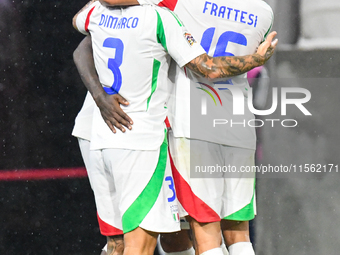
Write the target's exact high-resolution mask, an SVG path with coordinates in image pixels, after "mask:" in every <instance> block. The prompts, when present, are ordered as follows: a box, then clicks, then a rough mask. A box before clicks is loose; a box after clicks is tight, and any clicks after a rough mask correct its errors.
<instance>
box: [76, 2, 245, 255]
mask: <svg viewBox="0 0 340 255" xmlns="http://www.w3.org/2000/svg"><path fill="white" fill-rule="evenodd" d="M90 7H92V6H90ZM96 7H98V9H97V10H100V8H102V6H100V5H98V4H94V7H93V8H92V9H91V8H88V9H87V13H86V11H85V13H86V15H83V16H81V15H82V14H83V13H84V12H81V13H80V14H79V15H80V16H79V17H80V18H77V19H76V20H77V27H78V28H79V27H83V28H84V29H83V32H85V30H86V28H87V29H89V30H90V31H91V28H92V27H91V25H96V23H95V22H94V24H92V23H91V19H92V20H93V19H95V18H92V17H96V18H97V23H98V24H97V26H98V25H99V26H100V25H102V27H104V28H107V29H106V30H108V29H109V28H110V29H111V28H112V27H114V28H113V29H112V30H113V31H117V30H122V29H127V28H129V29H130V28H135V27H137V23H138V18H137V17H132V16H131V17H125V18H121V19H120V21H118V20H119V19H118V18H116V17H114V16H111V15H109V14H103V13H101V11H102V12H104V13H105V11H106V12H107V11H108V10H107V9H106V10H103V9H102V10H100V11H97V13H96V9H95V8H96ZM124 10H125V9H124ZM111 11H113V12H114V11H115V10H111ZM116 11H118V12H119V11H122V12H123V10H121V9H117V10H116ZM92 12H93V13H92ZM162 12H163V11H158V12H157V13H162ZM96 14H97V16H96ZM105 15H106V16H105ZM136 16H137V15H136ZM172 18H173V17H172ZM159 19H160V16H158V21H159ZM78 20H80V21H78ZM92 22H93V21H92ZM117 22H118V23H117ZM129 22H130V23H129ZM177 22H178V24H180V22H179V21H177ZM78 23H80V26H79V24H78ZM117 24H118V25H117ZM116 26H117V27H116ZM134 26H135V27H134ZM158 28H159V26H158ZM115 29H117V30H115ZM106 30H105V29H103V31H105V32H106V33H107V31H106ZM94 31H96V29H94ZM94 31H91V32H92V33H94ZM99 31H100V29H99ZM103 31H102V32H103ZM157 31H158V30H157ZM96 32H98V31H96ZM110 32H111V31H110ZM181 32H183V31H181ZM184 32H186V31H184ZM121 33H122V32H120V33H118V34H119V35H121ZM118 34H114V36H118ZM143 34H144V36H146V38H147V36H148V34H147V35H145V32H144V33H143ZM179 34H181V36H182V37H181V36H179V37H178V38H177V40H176V42H177V45H176V54H178V53H177V52H180V51H179V49H180V48H178V46H179V44H178V42H179V41H180V40H183V38H184V40H186V43H187V44H188V45H190V47H193V45H195V40H194V39H193V38H192V36H191V35H190V34H188V33H184V36H183V34H182V33H179ZM95 35H96V36H97V38H96V39H93V45H95V46H94V47H98V45H100V46H101V44H98V38H100V37H101V36H103V35H104V33H102V34H101V35H100V33H99V35H98V33H96V34H95ZM137 35H138V36H140V37H142V36H141V34H137ZM175 35H176V34H175ZM175 35H172V36H173V39H175V38H176V37H175ZM130 36H131V35H130ZM100 39H102V38H100ZM100 39H99V40H100ZM139 39H140V38H139ZM142 39H144V38H143V37H142ZM162 39H164V31H163V30H162V35H159V37H158V40H159V41H160V42H162ZM146 41H147V40H146ZM131 43H136V41H133V42H131ZM149 43H150V42H149ZM162 43H163V46H164V45H165V43H164V41H163V42H162ZM102 45H103V47H104V48H109V49H112V48H114V49H115V52H116V53H115V57H114V58H112V59H109V61H108V67H109V68H108V69H109V70H110V71H111V72H112V73H111V76H112V74H113V76H114V77H115V78H117V79H116V80H115V81H114V82H113V85H112V86H111V87H104V89H105V90H106V92H108V93H111V94H113V93H117V92H120V93H122V94H123V95H124V93H126V95H128V97H129V100H130V101H131V102H133V103H135V102H137V104H135V105H134V107H132V104H131V105H130V106H129V107H131V108H130V109H128V108H127V109H126V110H127V112H128V113H129V114H130V116H133V118H134V121H135V123H138V125H139V124H140V123H143V121H145V120H146V123H148V124H150V123H153V124H151V125H153V126H154V128H156V129H158V130H160V129H161V128H162V127H161V125H159V123H160V122H159V121H156V120H155V119H156V118H155V117H154V115H161V116H162V117H161V118H160V119H162V118H163V120H164V116H165V115H164V113H165V112H166V111H164V110H161V107H160V105H161V104H162V102H163V104H164V102H165V100H164V95H163V94H166V92H165V90H166V89H165V90H163V91H162V90H161V89H159V88H158V87H157V89H159V90H158V91H156V87H155V85H153V86H152V89H151V95H152V96H154V97H153V98H156V99H155V101H154V102H155V106H153V105H152V103H153V102H152V100H151V95H150V93H149V97H148V98H147V99H146V97H145V96H144V99H145V100H144V108H145V107H146V109H150V112H152V114H151V115H150V114H149V115H148V113H146V114H140V113H138V114H135V113H136V111H140V110H141V109H143V103H141V102H143V101H140V98H139V97H138V95H140V93H139V92H143V84H142V87H139V88H140V91H139V89H138V88H137V92H136V91H133V89H132V88H131V87H128V86H127V87H126V90H124V89H123V88H125V87H124V86H122V83H121V77H122V76H123V74H124V66H123V64H124V63H123V61H122V55H123V52H122V51H123V49H124V43H122V42H121V40H120V39H118V40H117V38H116V37H109V38H107V39H105V40H104V43H103V44H102ZM167 46H168V47H167V49H168V50H169V52H170V53H172V56H173V57H175V59H177V62H178V63H179V64H180V65H183V64H185V63H186V62H188V60H190V59H192V58H193V57H194V56H195V54H196V55H197V53H202V51H201V52H200V51H199V50H198V48H197V51H196V52H195V54H191V55H190V51H188V49H186V47H183V48H184V49H185V50H186V51H187V52H186V54H187V55H188V56H189V57H188V56H187V58H184V57H183V56H179V57H178V55H177V56H176V54H175V53H174V52H172V51H171V47H170V46H171V43H170V44H169V42H168V43H167ZM144 47H146V46H145V45H144ZM190 47H189V49H191V48H190ZM127 48H129V47H127ZM130 49H131V47H130ZM132 49H133V48H132ZM97 51H99V53H98V52H96V49H94V56H95V60H96V57H97V58H98V59H99V60H98V59H97V63H96V64H97V65H99V64H98V63H101V62H103V59H105V60H106V59H107V57H105V56H104V55H101V56H100V53H103V52H104V51H103V50H102V49H100V47H99V49H98V50H97ZM101 51H102V52H101ZM191 51H192V50H191ZM132 52H133V51H132ZM138 52H139V51H138V49H136V50H135V52H133V53H136V54H138ZM96 53H97V54H96ZM104 54H107V53H104ZM117 54H118V55H117ZM153 54H154V53H153ZM176 57H177V58H176ZM205 58H206V56H205ZM248 58H249V57H248ZM250 58H251V57H250ZM135 59H138V58H135ZM142 59H143V58H141V59H140V60H141V62H139V63H138V64H141V63H142ZM222 59H223V58H222ZM224 59H226V58H224ZM202 62H203V61H202V59H199V58H196V59H195V62H194V61H192V62H191V63H190V67H191V68H193V69H194V68H197V67H198V69H197V70H198V71H199V72H200V71H201V70H202V66H197V64H194V63H202ZM164 63H165V62H164ZM247 64H248V63H247ZM155 65H156V67H155ZM153 66H154V68H153V69H152V70H153V72H152V73H153V74H155V72H156V71H157V72H156V73H158V71H159V70H162V68H161V67H162V65H161V62H159V61H155V60H154V62H153ZM187 66H189V65H187ZM203 69H204V68H203ZM197 70H196V71H197ZM248 70H249V69H248ZM97 71H98V73H99V77H102V83H103V84H110V82H108V81H109V80H110V78H107V77H105V75H106V74H107V72H106V74H105V71H101V69H100V68H99V69H98V68H97ZM106 71H107V70H106ZM120 72H122V75H121V73H120ZM237 72H239V71H238V70H237ZM223 73H224V76H226V72H225V70H223ZM136 74H137V75H138V74H139V75H140V76H141V77H142V80H143V79H145V80H147V78H143V74H144V73H138V72H136ZM204 74H205V75H206V73H204ZM217 76H222V75H219V74H218V75H217ZM209 77H216V76H209ZM133 78H134V77H132V78H131V79H130V80H129V79H127V81H128V82H129V83H127V84H131V83H133V82H134V79H133ZM158 78H159V77H158V76H157V75H156V78H155V77H154V78H152V79H149V80H151V81H153V82H154V81H155V79H156V80H157V79H158ZM123 84H124V83H123ZM120 86H122V90H120ZM136 87H138V86H135V87H133V88H134V89H135V88H136ZM155 91H156V92H155ZM144 92H145V90H144ZM157 92H158V94H157ZM147 93H148V92H147ZM156 95H158V96H159V97H160V99H158V100H157V96H156ZM162 96H163V98H162ZM145 103H146V105H145ZM157 104H158V107H157ZM149 107H150V108H149ZM162 109H163V108H162ZM94 120H95V121H94V130H95V131H94V132H92V136H91V143H92V146H93V148H94V149H97V150H100V149H105V150H103V154H107V155H110V152H111V151H114V153H113V155H112V156H111V157H109V156H106V158H110V160H109V161H108V162H106V164H112V165H113V166H112V165H111V168H112V169H115V168H116V167H115V164H116V162H115V161H114V160H112V159H111V158H113V156H116V154H119V152H120V151H121V150H120V151H119V149H121V148H123V149H133V150H136V149H137V150H145V149H146V150H148V149H149V150H153V149H154V148H155V146H157V144H158V143H160V139H159V138H160V137H162V135H159V134H160V132H158V133H157V132H149V131H148V130H147V129H146V128H145V126H144V127H143V125H141V126H138V125H135V126H134V132H131V134H132V135H130V136H128V135H125V136H122V135H120V136H119V134H117V135H116V136H113V134H112V133H111V132H110V130H109V128H108V127H107V126H106V125H105V123H104V121H103V120H102V119H101V117H100V113H99V111H97V112H95V114H94ZM136 120H137V122H136ZM148 121H149V122H148ZM98 123H99V124H98ZM141 134H143V136H141ZM163 136H164V135H163ZM107 138H109V139H107ZM138 138H139V139H143V141H142V143H138V142H136V139H138ZM155 138H156V139H155ZM155 140H156V141H155ZM157 140H158V141H157ZM155 144H156V145H155ZM141 145H143V146H141ZM106 148H114V149H115V150H111V149H106ZM117 149H118V151H117ZM144 154H145V153H144ZM116 157H118V156H116ZM143 157H146V156H143ZM153 157H154V156H151V158H153ZM118 158H119V157H118ZM139 158H141V157H140V156H136V160H138V159H139ZM104 161H105V155H104ZM147 161H148V160H147ZM123 162H125V163H126V162H127V161H123ZM143 164H145V163H143ZM133 167H134V166H133V164H132V165H131V168H133ZM128 168H129V167H128ZM112 169H111V170H112ZM116 174H117V173H116ZM134 174H135V172H134ZM142 175H145V173H143V174H142ZM167 177H169V179H168V181H170V186H171V185H172V181H171V180H172V179H171V176H170V175H169V176H167ZM90 178H91V177H90ZM116 178H118V177H116ZM129 183H130V180H129ZM116 184H117V183H116ZM91 185H92V182H91ZM126 185H127V184H126ZM133 185H134V187H136V185H137V184H136V183H134V184H132V185H131V186H133ZM137 186H138V185H137ZM170 186H169V187H170ZM121 190H122V189H121ZM140 190H143V188H141V189H140ZM172 190H173V189H172ZM129 191H130V192H131V189H129ZM116 193H117V194H118V193H119V192H116ZM132 193H133V192H132ZM137 193H138V191H137ZM137 193H136V194H137ZM122 197H123V196H122ZM132 197H133V195H132ZM119 200H120V201H124V203H125V204H124V203H122V202H121V204H124V205H123V206H125V207H126V208H128V206H127V205H126V204H128V203H129V202H126V201H125V200H128V199H127V197H126V196H125V197H124V199H122V198H121V199H119ZM130 200H131V199H130ZM132 201H133V200H132ZM157 201H158V200H157ZM97 206H98V204H97ZM152 210H153V209H152ZM152 210H151V211H152ZM127 211H129V210H127ZM124 213H125V211H124V210H123V212H121V215H123V226H124V215H125V214H124ZM117 215H119V213H117ZM121 215H120V217H122V216H121ZM125 218H128V217H125ZM130 219H131V217H130ZM118 221H119V220H117V223H115V224H116V225H117V226H119V223H118ZM144 221H145V219H144V220H143V222H144ZM143 222H142V223H143ZM146 222H147V220H146ZM129 224H130V225H131V224H132V223H129V222H127V223H126V224H125V225H126V226H127V230H124V231H125V232H129V231H130V230H132V231H131V232H129V234H128V235H127V236H128V237H130V238H125V241H126V242H127V243H128V244H131V240H132V238H131V236H135V233H136V231H135V230H134V229H135V228H134V227H135V226H137V233H139V235H142V234H145V233H144V232H143V231H142V232H141V229H140V228H138V224H137V225H136V223H133V224H132V226H130V225H129ZM153 224H154V223H153ZM147 225H148V224H147V223H145V226H147ZM156 225H157V224H156ZM139 226H141V225H139ZM143 226H144V225H143ZM150 228H151V230H153V228H152V227H150ZM156 228H157V227H156ZM169 228H170V226H169ZM146 229H147V228H146ZM154 232H160V231H154ZM130 233H131V234H130ZM132 233H133V234H132ZM151 246H152V245H151ZM127 247H129V248H128V250H129V251H127V253H128V252H131V249H130V246H129V245H128V246H127Z"/></svg>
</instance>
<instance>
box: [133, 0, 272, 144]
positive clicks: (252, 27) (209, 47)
mask: <svg viewBox="0 0 340 255" xmlns="http://www.w3.org/2000/svg"><path fill="white" fill-rule="evenodd" d="M138 1H139V3H140V4H159V5H160V6H166V7H168V8H170V9H171V10H174V12H175V13H176V14H177V15H178V17H179V18H180V19H181V20H182V21H183V23H184V24H185V26H186V27H187V28H188V29H189V30H190V31H191V32H192V33H193V36H194V37H195V38H196V39H197V40H199V43H200V44H201V46H202V47H203V48H204V49H205V51H206V52H207V53H208V54H209V55H210V56H213V57H218V56H243V55H248V54H253V53H255V52H256V49H257V47H258V46H259V44H260V43H261V42H262V41H263V40H264V39H265V37H266V35H267V34H268V33H269V31H270V29H271V26H272V23H273V12H272V9H271V8H270V6H269V5H268V4H267V3H265V2H264V1H262V0H212V1H205V0H164V1H158V0H138ZM173 74H175V76H174V77H170V78H171V80H172V81H174V82H175V84H176V87H175V89H174V90H173V91H172V97H171V99H170V101H169V103H168V107H169V111H170V113H169V120H170V123H171V126H172V128H173V131H174V134H175V136H176V137H187V138H194V139H199V140H206V141H210V142H214V143H220V144H225V145H229V146H236V147H243V148H249V149H255V145H256V136H255V128H254V127H253V126H254V122H253V121H251V122H249V121H250V120H252V119H254V115H253V114H252V113H251V112H250V111H249V109H248V107H247V104H246V100H247V95H248V90H249V84H248V81H247V79H246V78H247V75H246V74H244V75H240V76H237V77H233V78H232V79H226V80H224V81H219V82H216V83H212V82H210V81H208V80H206V79H202V78H197V77H195V76H193V75H191V73H190V71H189V70H183V69H182V70H180V68H178V67H177V71H176V72H173ZM187 77H190V78H191V80H189V79H188V78H187ZM190 84H191V85H190ZM192 85H194V86H192ZM231 86H232V87H238V89H239V91H241V92H242V93H243V95H244V97H245V107H244V108H245V110H244V114H242V115H235V114H233V113H234V112H233V104H232V102H233V100H232V96H231V92H230V90H229V87H231ZM187 109H190V110H187ZM202 112H206V115H204V113H202ZM217 119H219V120H220V122H219V123H220V124H217V125H215V127H214V126H213V124H214V120H217ZM188 120H190V121H188ZM221 123H223V124H221ZM215 124H216V121H215Z"/></svg>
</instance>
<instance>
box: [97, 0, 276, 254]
mask: <svg viewBox="0 0 340 255" xmlns="http://www.w3.org/2000/svg"><path fill="white" fill-rule="evenodd" d="M101 1H102V2H105V3H108V4H121V1H119V0H101ZM139 3H140V4H145V3H151V4H160V5H162V6H167V7H169V8H170V9H172V10H174V11H175V12H176V13H177V14H178V15H179V17H180V18H181V19H182V20H183V21H184V23H185V24H186V26H187V27H188V28H189V29H190V30H191V31H192V32H193V34H194V36H195V37H196V38H200V42H201V45H202V46H203V47H204V48H205V50H206V51H207V53H209V54H211V55H212V56H221V55H243V54H249V53H251V52H254V51H255V49H256V47H257V46H258V45H259V43H260V42H261V41H262V40H264V38H265V37H266V35H267V34H268V32H269V30H270V28H271V26H272V22H273V13H272V10H271V8H270V7H269V6H268V5H267V4H266V3H265V2H264V1H261V0H242V1H240V0H228V1H226V0H214V1H204V0H201V1H200V0H191V1H190V0H164V1H157V0H156V1H154V0H139ZM182 76H184V74H183V72H178V73H177V76H176V78H177V80H176V82H177V86H176V89H175V91H174V92H173V93H174V94H175V95H176V97H175V103H173V104H172V106H171V103H169V108H170V113H172V115H170V118H169V119H170V123H171V125H172V129H173V136H174V137H173V138H172V139H170V140H169V142H170V151H171V153H172V154H173V160H174V162H173V165H174V166H175V167H176V168H177V169H178V171H179V173H178V175H177V174H176V172H177V169H175V172H174V177H175V184H176V188H177V190H178V197H179V200H180V202H181V203H182V205H183V206H184V208H185V209H186V210H187V211H188V213H189V215H190V216H191V217H193V221H192V227H193V228H194V232H195V235H196V239H197V243H198V250H199V253H203V252H204V254H219V253H220V251H217V250H216V249H212V248H214V247H215V248H217V247H218V244H217V243H214V240H215V241H216V240H218V236H219V234H217V235H215V237H216V238H213V236H214V233H216V231H215V230H216V228H217V227H218V224H216V223H217V222H218V221H219V220H220V219H221V220H222V221H221V226H222V231H223V234H224V237H225V240H226V242H227V245H228V246H229V250H230V253H231V255H234V254H254V251H253V248H252V246H251V243H250V242H249V227H248V221H249V220H250V219H252V218H254V215H255V203H254V198H255V194H254V183H255V182H254V180H253V179H254V178H244V177H243V178H242V176H239V178H238V179H236V180H235V179H231V178H227V179H225V180H224V181H223V180H215V179H204V178H200V179H194V178H190V176H189V173H188V172H189V169H190V163H186V164H185V163H184V164H183V162H185V161H184V160H183V157H184V156H183V155H190V154H189V153H188V151H190V152H191V158H190V159H191V160H193V159H196V161H197V162H191V163H192V164H195V163H196V164H197V165H200V164H201V163H200V162H202V165H203V164H209V163H212V164H218V165H222V166H223V165H224V162H226V164H229V165H232V166H238V167H240V166H249V165H253V164H254V151H255V143H256V142H255V141H256V138H255V129H254V127H251V126H249V125H245V126H244V127H237V128H235V127H232V126H226V125H223V126H220V129H219V128H214V129H213V130H214V131H215V132H206V131H207V130H209V128H208V126H207V125H204V123H211V120H213V119H216V118H221V116H222V117H223V118H225V119H228V120H229V121H230V120H233V121H234V122H235V123H248V121H249V120H251V119H254V116H253V115H252V113H251V112H250V111H249V110H248V111H247V109H246V111H245V114H244V115H243V116H240V117H239V118H237V116H234V115H233V114H232V111H231V110H230V109H233V108H232V107H233V105H232V96H231V93H230V92H229V91H228V92H227V91H226V89H227V88H228V89H229V90H234V89H235V88H236V89H237V90H238V91H242V92H243V93H244V95H245V97H247V94H248V93H247V91H249V84H248V82H247V80H246V76H245V75H243V76H238V77H235V78H234V79H232V80H228V81H225V82H224V83H223V82H220V83H219V84H218V86H219V87H218V89H219V90H217V91H218V93H216V86H213V84H212V83H211V82H210V81H206V80H204V79H203V80H202V79H197V80H196V82H197V83H198V84H200V88H201V89H202V90H209V91H210V92H211V93H212V92H214V93H216V96H217V97H219V99H220V102H221V106H222V102H223V107H221V109H219V110H218V111H216V114H210V116H209V117H210V119H208V121H207V118H205V119H204V120H203V118H202V121H197V120H195V123H199V125H197V126H195V128H192V127H191V128H190V126H189V125H188V124H189V123H188V121H187V120H188V119H190V113H191V114H192V113H193V111H183V109H184V108H185V107H188V106H190V104H189V103H188V100H187V99H188V98H187V97H185V96H183V95H189V94H190V95H191V97H190V100H191V101H194V100H201V98H202V97H203V95H202V93H204V92H202V90H193V89H191V88H190V87H189V86H186V87H185V86H178V85H179V84H181V85H183V83H186V82H187V83H190V81H189V80H185V79H184V78H183V77H182ZM215 85H216V84H215ZM231 85H232V86H231ZM214 88H215V89H214ZM223 90H224V91H223ZM181 98H182V100H181ZM170 102H171V100H170ZM209 102H210V105H209ZM209 102H208V106H207V108H208V109H210V110H211V109H213V107H214V106H213V101H212V100H211V101H209ZM191 105H195V102H191ZM196 105H200V104H196ZM221 113H222V114H221ZM194 115H195V118H199V114H197V113H196V114H194ZM218 116H219V117H218ZM190 123H191V124H192V123H193V117H192V116H191V122H190ZM222 129H224V130H222ZM204 143H206V144H204ZM193 144H195V145H193ZM216 144H220V145H222V149H221V148H220V147H218V145H216ZM183 145H185V147H186V149H185V150H183ZM190 145H191V146H190ZM202 146H206V148H207V149H206V151H205V152H203V153H202V154H203V155H204V154H205V155H209V152H210V155H209V156H207V157H205V158H204V159H202V157H201V158H195V157H193V156H192V155H195V154H197V153H198V152H197V151H195V149H196V148H199V150H200V151H202ZM190 149H191V150H190ZM218 152H221V153H222V154H223V156H222V157H220V158H218V159H216V158H214V154H216V153H218ZM228 154H229V156H228ZM231 155H237V156H233V158H236V159H233V158H232V157H231ZM187 158H189V156H187ZM190 159H189V160H187V161H186V162H190ZM183 169H184V170H183ZM185 170H186V171H185ZM177 177H178V178H177ZM248 177H249V176H248ZM253 177H255V175H254V176H253ZM186 184H189V185H186ZM202 184H204V185H202ZM204 187H207V188H206V189H205V188H204ZM224 188H225V189H226V190H228V192H223V189H224ZM183 190H185V191H183ZM189 193H193V195H189ZM216 194H218V195H216ZM200 200H203V205H202V203H200V202H201V201H200ZM193 204H194V205H195V206H194V207H193V206H189V205H193ZM204 212H205V213H204ZM206 222H211V223H209V224H200V223H206ZM202 230H204V231H202ZM206 233H207V235H206ZM207 240H211V242H209V241H207ZM217 242H218V241H217Z"/></svg>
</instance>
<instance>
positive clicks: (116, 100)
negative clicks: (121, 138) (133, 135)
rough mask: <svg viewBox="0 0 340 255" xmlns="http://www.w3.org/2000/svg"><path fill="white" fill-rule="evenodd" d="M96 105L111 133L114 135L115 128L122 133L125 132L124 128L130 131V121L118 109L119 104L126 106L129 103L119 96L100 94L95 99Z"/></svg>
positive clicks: (120, 109) (131, 122)
mask: <svg viewBox="0 0 340 255" xmlns="http://www.w3.org/2000/svg"><path fill="white" fill-rule="evenodd" d="M96 104H97V106H98V107H99V109H100V113H101V115H102V117H103V119H104V121H105V122H106V124H107V125H108V126H109V128H110V129H111V130H112V132H113V133H116V129H115V127H116V128H118V129H119V130H120V131H122V132H123V133H124V132H125V131H126V130H125V128H124V126H125V127H126V128H128V129H129V130H131V129H132V126H131V125H132V124H133V121H132V119H131V118H130V117H129V116H128V115H127V114H126V113H125V112H124V111H123V110H122V108H120V105H121V104H122V105H125V106H128V105H129V102H128V101H127V100H126V99H125V98H123V97H122V96H121V95H119V94H114V95H108V94H106V93H102V94H101V95H100V96H98V97H97V98H96Z"/></svg>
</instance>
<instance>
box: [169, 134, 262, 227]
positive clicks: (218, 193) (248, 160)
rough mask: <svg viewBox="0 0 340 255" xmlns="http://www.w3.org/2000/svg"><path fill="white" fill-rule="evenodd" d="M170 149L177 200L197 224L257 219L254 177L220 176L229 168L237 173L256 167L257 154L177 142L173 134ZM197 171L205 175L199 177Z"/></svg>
mask: <svg viewBox="0 0 340 255" xmlns="http://www.w3.org/2000/svg"><path fill="white" fill-rule="evenodd" d="M169 149H170V154H171V159H170V160H171V166H172V171H173V177H174V180H175V184H176V190H177V197H178V200H179V202H180V203H181V205H182V206H183V208H184V209H185V211H186V212H187V214H189V215H190V216H191V217H193V218H194V219H196V220H197V221H198V222H216V221H220V220H221V219H228V220H238V221H248V220H251V219H253V218H254V217H255V213H256V206H255V173H241V172H238V173H237V174H235V173H232V174H228V172H227V171H225V172H223V171H220V172H218V169H228V168H226V166H229V168H230V169H238V170H239V169H242V168H241V167H242V166H243V167H245V166H253V165H254V153H255V151H254V150H249V149H243V148H236V147H229V146H224V145H219V144H215V143H209V142H205V141H200V140H194V139H187V138H175V137H174V136H173V133H172V132H171V131H169ZM197 166H199V167H198V168H197ZM208 166H213V169H214V171H215V172H214V173H213V174H211V173H210V172H208V171H206V170H207V169H208V168H207V167H208ZM217 166H219V167H217ZM223 166H225V168H223ZM197 169H199V170H200V171H202V172H203V173H200V174H197V172H195V171H197ZM190 170H191V171H190ZM193 176H195V178H193ZM181 216H183V214H181Z"/></svg>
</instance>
